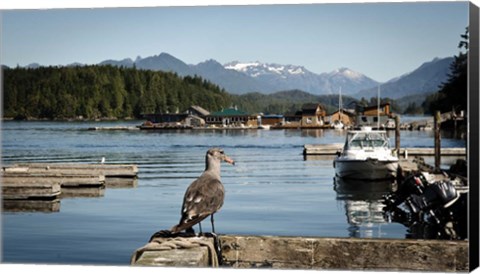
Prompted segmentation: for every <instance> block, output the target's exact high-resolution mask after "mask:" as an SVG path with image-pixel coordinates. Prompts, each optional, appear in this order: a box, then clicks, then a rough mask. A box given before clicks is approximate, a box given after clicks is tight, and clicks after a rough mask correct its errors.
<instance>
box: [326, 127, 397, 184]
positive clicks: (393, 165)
mask: <svg viewBox="0 0 480 274" xmlns="http://www.w3.org/2000/svg"><path fill="white" fill-rule="evenodd" d="M333 166H334V167H335V173H336V175H337V176H338V177H341V178H349V179H358V180H384V179H389V178H395V177H396V175H397V169H398V157H397V156H396V155H395V153H394V152H393V151H392V150H391V149H390V145H389V141H388V137H387V132H386V131H380V130H372V129H371V128H370V127H369V128H363V129H361V130H352V131H348V132H347V138H346V141H345V145H344V147H343V151H342V152H341V153H340V154H339V155H338V156H337V157H336V158H335V160H334V162H333Z"/></svg>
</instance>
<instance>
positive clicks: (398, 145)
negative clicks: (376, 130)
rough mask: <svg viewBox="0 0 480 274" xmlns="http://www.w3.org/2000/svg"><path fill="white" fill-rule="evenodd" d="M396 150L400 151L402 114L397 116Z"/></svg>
mask: <svg viewBox="0 0 480 274" xmlns="http://www.w3.org/2000/svg"><path fill="white" fill-rule="evenodd" d="M395 150H396V151H397V153H399V152H400V116H398V115H396V116H395Z"/></svg>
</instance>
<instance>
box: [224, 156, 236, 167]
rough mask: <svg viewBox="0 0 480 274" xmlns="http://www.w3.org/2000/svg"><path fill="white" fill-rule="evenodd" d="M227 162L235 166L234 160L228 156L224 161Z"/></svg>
mask: <svg viewBox="0 0 480 274" xmlns="http://www.w3.org/2000/svg"><path fill="white" fill-rule="evenodd" d="M223 160H224V161H225V162H227V163H229V164H231V165H235V161H234V160H232V159H231V158H230V157H228V156H225V159H223Z"/></svg>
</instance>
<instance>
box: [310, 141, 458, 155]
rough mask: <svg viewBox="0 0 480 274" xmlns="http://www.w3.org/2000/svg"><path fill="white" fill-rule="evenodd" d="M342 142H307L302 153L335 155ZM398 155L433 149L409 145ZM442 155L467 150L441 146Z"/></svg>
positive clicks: (418, 153)
mask: <svg viewBox="0 0 480 274" xmlns="http://www.w3.org/2000/svg"><path fill="white" fill-rule="evenodd" d="M342 149H343V144H339V143H335V144H307V145H304V147H303V155H306V156H308V155H319V156H320V155H336V154H337V153H338V152H340V151H342ZM399 155H400V156H404V157H408V156H434V155H435V149H434V148H433V147H432V148H427V147H410V148H400V153H399ZM441 155H442V156H466V155H467V152H466V149H465V148H459V147H455V148H442V149H441Z"/></svg>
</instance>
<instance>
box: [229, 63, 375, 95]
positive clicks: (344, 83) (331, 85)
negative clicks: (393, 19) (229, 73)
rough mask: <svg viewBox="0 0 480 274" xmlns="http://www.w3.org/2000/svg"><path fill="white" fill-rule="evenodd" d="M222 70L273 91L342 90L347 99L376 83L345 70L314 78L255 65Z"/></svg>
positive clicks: (300, 70)
mask: <svg viewBox="0 0 480 274" xmlns="http://www.w3.org/2000/svg"><path fill="white" fill-rule="evenodd" d="M224 67H225V68H226V69H231V70H235V71H239V72H243V73H245V74H247V75H249V76H251V77H253V78H256V79H259V80H261V81H263V82H266V83H268V84H269V85H270V86H272V87H273V91H278V90H286V89H301V90H304V91H307V92H310V93H313V94H331V93H337V92H338V90H339V89H340V87H341V88H342V91H343V93H344V94H347V95H348V94H354V93H356V92H358V91H359V90H362V89H365V88H371V87H374V86H376V85H378V82H376V81H375V80H373V79H370V78H368V77H367V76H365V75H363V74H361V73H359V72H356V71H353V70H351V69H348V68H340V69H337V70H334V71H332V72H329V73H322V74H316V73H313V72H311V71H309V70H307V69H306V68H305V67H303V66H295V65H280V64H268V63H261V62H258V61H256V62H248V63H241V62H238V61H235V62H231V63H227V64H225V65H224Z"/></svg>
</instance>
